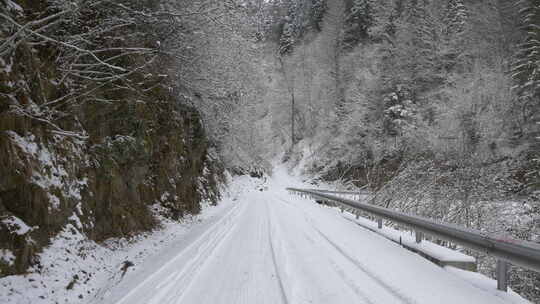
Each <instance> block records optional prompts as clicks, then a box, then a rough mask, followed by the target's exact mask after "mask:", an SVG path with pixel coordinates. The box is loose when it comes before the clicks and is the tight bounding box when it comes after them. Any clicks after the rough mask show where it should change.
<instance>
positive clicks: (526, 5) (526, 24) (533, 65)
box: [513, 0, 540, 103]
mask: <svg viewBox="0 0 540 304" xmlns="http://www.w3.org/2000/svg"><path fill="white" fill-rule="evenodd" d="M519 3H520V4H521V5H522V7H523V8H522V10H521V13H522V18H523V29H524V30H525V32H526V38H525V41H524V42H523V44H522V45H521V46H520V51H519V53H518V55H517V62H516V65H515V67H514V69H513V77H514V79H515V80H516V82H517V90H518V93H519V94H520V95H521V96H524V97H527V98H536V102H537V103H538V102H539V101H538V98H540V1H539V0H522V1H520V2H519Z"/></svg>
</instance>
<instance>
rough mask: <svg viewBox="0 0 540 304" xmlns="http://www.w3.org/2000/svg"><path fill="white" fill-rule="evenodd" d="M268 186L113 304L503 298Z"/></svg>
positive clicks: (124, 288)
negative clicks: (266, 189)
mask: <svg viewBox="0 0 540 304" xmlns="http://www.w3.org/2000/svg"><path fill="white" fill-rule="evenodd" d="M287 183H292V181H290V179H287V178H286V177H285V176H279V172H278V176H276V177H274V179H273V180H272V181H270V182H269V189H268V191H263V192H259V191H250V192H247V193H245V194H243V195H242V196H241V197H240V198H239V199H238V200H237V201H236V203H235V204H233V205H232V206H231V207H230V209H228V210H227V211H226V212H224V213H223V214H222V216H221V217H220V218H219V219H218V220H216V221H214V222H212V223H211V224H209V225H207V226H205V229H204V230H203V231H200V233H199V234H198V235H197V237H196V238H194V239H193V240H191V242H190V244H189V245H187V246H185V247H184V248H182V250H180V251H179V252H177V253H175V255H174V256H172V257H171V258H170V259H169V260H167V261H164V262H163V263H162V265H160V266H159V267H156V268H155V269H152V271H149V270H148V269H147V270H146V271H147V272H148V275H147V276H145V277H144V278H143V279H140V280H139V281H138V282H133V281H132V282H130V283H126V284H120V285H119V286H117V287H116V288H115V289H114V290H113V291H112V292H111V293H110V294H109V295H108V296H107V297H106V298H105V299H104V301H105V303H110V304H113V303H115V304H183V303H185V304H243V303H249V304H252V303H257V304H259V303H275V304H278V303H384V304H390V303H452V304H456V303H479V304H480V303H489V304H497V303H508V298H503V296H497V295H496V294H495V295H494V294H493V293H488V292H485V291H483V290H481V289H478V288H476V287H474V286H473V285H471V284H470V283H468V282H467V281H464V280H462V279H461V278H460V277H458V276H456V275H455V274H453V273H451V272H449V271H446V270H444V269H442V268H439V267H438V266H436V265H435V264H432V263H430V262H429V261H427V260H425V259H423V258H421V257H420V256H418V255H416V254H414V253H412V252H409V251H407V250H405V249H403V248H401V247H400V246H399V245H398V244H395V243H393V242H391V241H389V240H387V239H385V238H383V237H381V236H379V235H377V234H375V233H373V232H370V231H368V230H364V229H363V228H361V227H359V226H358V225H356V224H354V223H352V222H351V221H348V220H346V219H344V218H343V217H342V216H341V214H340V213H339V212H337V211H336V210H335V209H331V208H328V207H324V206H319V205H317V204H314V203H313V202H312V201H309V200H304V199H301V198H298V197H293V196H290V195H288V194H287V193H286V192H285V190H284V188H285V186H294V185H290V184H287Z"/></svg>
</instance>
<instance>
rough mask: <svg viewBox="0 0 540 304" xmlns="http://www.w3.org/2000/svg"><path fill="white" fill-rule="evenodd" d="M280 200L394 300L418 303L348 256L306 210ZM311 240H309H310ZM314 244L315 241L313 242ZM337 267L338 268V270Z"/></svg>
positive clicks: (367, 299)
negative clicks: (296, 211)
mask: <svg viewBox="0 0 540 304" xmlns="http://www.w3.org/2000/svg"><path fill="white" fill-rule="evenodd" d="M278 200H279V201H280V202H282V203H285V204H286V205H287V206H290V207H293V208H295V209H297V210H299V211H300V213H301V214H302V215H303V217H304V218H305V219H306V221H307V222H308V223H309V224H310V226H311V227H312V228H313V229H314V230H315V231H316V232H317V233H318V234H319V235H320V236H321V237H322V239H324V240H325V241H326V242H327V243H328V244H329V245H330V246H331V247H332V248H334V249H335V250H336V251H337V252H338V253H339V254H340V255H342V256H343V257H344V258H345V259H347V260H348V261H349V262H351V263H352V264H353V265H354V266H356V267H357V269H359V270H360V271H361V272H362V273H364V274H365V275H366V276H368V277H369V278H370V279H372V281H373V282H375V283H377V284H378V285H379V286H380V287H381V288H382V289H384V290H385V291H387V292H388V293H389V294H391V295H392V296H393V297H394V298H396V299H397V300H398V301H399V302H401V303H405V304H414V303H416V301H414V300H412V299H410V298H409V297H408V296H406V295H404V294H403V293H402V292H400V291H399V290H396V288H394V287H392V286H390V285H388V284H387V283H386V282H384V281H383V280H382V279H381V278H380V277H379V276H378V275H376V274H375V273H373V272H372V271H370V270H368V269H367V267H366V266H365V265H364V264H362V263H361V262H360V261H358V260H357V259H355V258H354V257H352V256H350V255H349V254H347V253H346V252H345V251H344V249H343V248H341V247H340V246H339V245H337V244H336V243H335V242H333V241H332V240H331V239H330V238H329V237H328V236H327V235H326V234H324V233H323V232H322V231H321V230H320V229H319V228H317V226H316V225H315V224H314V223H313V219H312V218H311V217H309V216H308V214H307V213H306V210H302V209H300V208H299V207H298V206H295V205H294V204H292V203H290V202H288V201H286V200H284V199H282V198H278ZM310 239H311V238H308V240H310ZM311 241H312V242H314V241H313V240H311ZM328 260H329V262H330V263H331V264H332V266H333V267H334V269H335V270H336V272H337V273H338V274H339V275H340V277H341V278H342V279H343V281H344V282H345V283H346V284H347V285H348V286H349V287H350V288H351V289H352V290H353V291H354V292H355V293H356V294H358V295H359V296H360V297H362V298H363V299H364V300H366V301H367V302H369V303H373V301H372V300H370V299H369V297H367V296H366V295H365V294H364V293H362V292H361V291H360V290H359V289H358V288H357V286H355V285H354V283H353V282H352V281H351V279H350V278H347V277H346V274H345V272H344V271H343V269H341V268H340V267H339V266H338V265H337V264H336V263H335V262H333V261H331V259H330V258H328ZM336 267H337V268H336Z"/></svg>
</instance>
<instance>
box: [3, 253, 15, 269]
mask: <svg viewBox="0 0 540 304" xmlns="http://www.w3.org/2000/svg"><path fill="white" fill-rule="evenodd" d="M0 263H5V264H8V265H9V266H12V265H13V264H14V263H15V255H14V254H13V252H11V250H9V249H0Z"/></svg>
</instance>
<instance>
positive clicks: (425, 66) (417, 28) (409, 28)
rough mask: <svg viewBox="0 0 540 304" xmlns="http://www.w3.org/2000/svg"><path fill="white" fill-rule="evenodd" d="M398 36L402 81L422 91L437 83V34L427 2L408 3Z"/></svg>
mask: <svg viewBox="0 0 540 304" xmlns="http://www.w3.org/2000/svg"><path fill="white" fill-rule="evenodd" d="M397 36H398V37H397V39H398V45H397V46H396V47H397V48H398V50H397V51H398V52H399V58H398V64H399V65H400V66H401V69H400V70H401V72H402V73H403V74H404V75H402V76H403V77H402V79H403V80H405V81H409V82H410V84H411V85H412V86H413V89H423V88H424V86H425V85H427V84H429V83H432V82H434V80H435V79H434V78H435V75H434V72H435V71H436V69H437V62H436V60H437V55H436V49H437V46H436V44H437V35H436V32H435V25H434V21H433V19H432V17H431V15H430V14H429V13H428V11H427V2H426V1H425V0H411V1H410V2H407V3H406V4H405V7H404V9H403V15H402V17H401V20H400V22H399V24H398V29H397Z"/></svg>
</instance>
